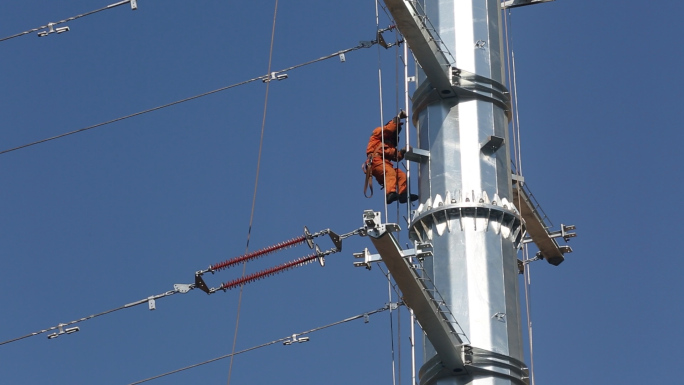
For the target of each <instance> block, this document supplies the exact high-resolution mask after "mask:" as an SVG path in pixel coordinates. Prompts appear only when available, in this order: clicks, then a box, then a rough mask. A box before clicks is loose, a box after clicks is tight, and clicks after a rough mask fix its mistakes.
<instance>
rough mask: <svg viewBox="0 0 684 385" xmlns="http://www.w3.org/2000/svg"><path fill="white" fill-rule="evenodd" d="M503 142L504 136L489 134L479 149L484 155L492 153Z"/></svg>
mask: <svg viewBox="0 0 684 385" xmlns="http://www.w3.org/2000/svg"><path fill="white" fill-rule="evenodd" d="M503 144H504V138H502V137H500V136H496V135H489V136H488V137H487V141H486V142H484V143H482V144H481V145H480V151H482V153H483V154H485V155H492V154H494V153H495V152H496V151H497V150H498V149H500V148H501V146H502V145H503Z"/></svg>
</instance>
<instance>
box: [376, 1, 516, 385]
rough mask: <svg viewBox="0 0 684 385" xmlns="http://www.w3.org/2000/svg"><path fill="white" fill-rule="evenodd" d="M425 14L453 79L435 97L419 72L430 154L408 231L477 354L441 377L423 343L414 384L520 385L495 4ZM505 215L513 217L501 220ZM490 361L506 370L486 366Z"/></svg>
mask: <svg viewBox="0 0 684 385" xmlns="http://www.w3.org/2000/svg"><path fill="white" fill-rule="evenodd" d="M388 5H389V4H388ZM424 12H425V16H427V21H429V24H428V22H426V25H428V27H429V25H430V24H431V25H432V26H434V29H435V31H433V37H435V38H438V39H441V45H442V46H443V47H446V49H445V50H444V51H445V52H442V53H441V54H443V55H445V56H446V57H448V58H449V61H451V57H453V60H454V61H453V64H452V68H449V69H448V70H447V76H449V75H452V76H453V77H452V79H451V80H452V82H453V85H454V94H455V95H454V94H451V95H449V93H448V92H446V91H445V90H442V91H440V89H439V87H438V86H437V85H431V84H430V80H432V79H430V75H429V74H426V73H425V72H422V71H420V70H419V71H418V72H419V86H418V90H417V91H416V94H414V96H413V101H414V123H417V124H416V126H417V128H418V147H419V149H421V150H427V151H428V152H429V155H428V156H426V157H424V160H423V161H422V162H421V163H420V166H419V192H420V202H421V203H422V205H421V207H420V208H419V209H418V210H417V212H416V214H415V215H414V218H413V220H412V222H411V225H410V230H411V234H413V238H414V239H415V240H417V241H419V242H420V241H422V242H428V243H431V244H432V247H433V251H434V256H433V257H431V258H426V259H425V272H426V273H427V274H428V275H430V276H431V279H432V282H433V283H434V285H435V289H436V290H437V291H439V292H440V294H441V296H442V297H444V299H445V300H446V302H447V305H448V306H449V308H450V309H451V312H452V313H453V314H454V316H455V318H456V320H457V321H458V323H459V324H460V326H461V327H462V328H463V330H464V332H465V334H466V335H467V337H468V340H469V341H470V347H472V348H475V352H474V353H473V351H470V353H472V354H471V355H468V354H467V353H468V352H466V355H465V356H466V361H467V360H468V357H471V358H472V360H471V362H470V366H469V367H468V370H467V371H468V373H467V374H464V375H458V374H453V373H452V374H449V373H443V370H442V372H440V360H439V357H437V356H436V352H435V350H434V349H433V347H432V345H431V344H430V343H429V341H428V340H427V339H426V340H425V349H424V351H425V364H424V365H423V367H422V368H421V381H420V383H421V385H428V384H440V385H446V384H457V385H466V384H467V385H480V384H488V385H494V384H495V385H509V384H520V383H525V382H526V378H524V377H525V374H524V370H522V371H517V370H509V369H506V366H507V365H511V366H517V368H519V369H522V368H521V367H523V366H524V364H522V361H523V359H524V357H523V343H522V331H521V318H520V304H519V294H518V293H519V291H518V290H519V288H518V266H517V246H518V242H519V241H520V220H519V214H518V212H517V209H516V208H515V206H514V205H513V204H512V202H513V199H512V188H511V168H510V159H511V157H510V150H509V148H508V143H509V141H508V111H507V108H506V106H505V105H506V104H507V97H508V94H507V92H506V91H505V89H503V90H502V87H503V86H501V85H503V84H505V79H504V57H503V48H502V46H503V44H502V28H501V25H502V24H501V3H500V0H425V1H424ZM399 29H400V31H401V25H399ZM428 29H429V28H428ZM408 43H409V46H410V47H411V41H410V40H409V41H408ZM411 48H412V49H414V47H411ZM447 50H448V52H449V53H450V54H451V55H448V54H447V52H446V51H447ZM419 63H420V58H419ZM426 71H427V69H426ZM449 71H451V73H449ZM432 83H435V82H434V81H433V82H432ZM487 87H489V88H490V90H489V91H487ZM482 90H484V91H482ZM497 90H498V91H502V92H498V91H497ZM497 95H498V96H497ZM505 214H506V215H507V214H512V215H513V217H514V218H513V219H510V218H511V216H510V215H509V216H508V217H507V218H509V219H505V218H504V217H506V215H505ZM467 348H469V347H466V348H464V349H467ZM473 357H474V358H473ZM478 357H480V358H478ZM497 361H498V362H504V363H505V365H491V363H492V362H497ZM467 363H468V362H466V364H467ZM520 373H523V374H520Z"/></svg>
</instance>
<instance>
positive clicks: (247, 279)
mask: <svg viewBox="0 0 684 385" xmlns="http://www.w3.org/2000/svg"><path fill="white" fill-rule="evenodd" d="M316 258H318V254H312V255H309V256H306V257H302V258H298V259H295V260H294V261H290V262H286V263H283V264H281V265H278V266H274V267H271V268H268V269H265V270H262V271H258V272H256V273H252V274H249V275H246V276H244V277H242V278H237V279H234V280H232V281H229V282H226V283H224V284H222V285H221V287H219V290H227V289H232V288H234V287H236V286H241V285H244V284H247V283H251V282H254V281H256V280H259V279H262V278H266V277H269V276H272V275H275V274H278V273H281V272H283V271H285V270H289V269H293V268H295V267H299V266H304V265H306V264H308V263H309V262H311V261H313V260H315V259H316Z"/></svg>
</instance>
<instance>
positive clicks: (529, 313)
mask: <svg viewBox="0 0 684 385" xmlns="http://www.w3.org/2000/svg"><path fill="white" fill-rule="evenodd" d="M529 259H530V258H529V252H528V249H527V245H525V246H524V247H523V260H524V261H525V262H527V261H529ZM523 278H524V280H525V284H524V286H525V308H526V312H527V338H528V339H529V344H530V379H531V380H532V383H531V384H530V385H535V384H534V348H533V344H532V318H531V316H532V305H531V303H530V302H531V300H532V298H531V293H530V285H531V283H532V279H531V276H530V264H529V263H525V274H524V276H523Z"/></svg>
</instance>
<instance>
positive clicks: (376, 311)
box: [129, 303, 403, 385]
mask: <svg viewBox="0 0 684 385" xmlns="http://www.w3.org/2000/svg"><path fill="white" fill-rule="evenodd" d="M401 305H403V303H400V304H398V306H401ZM390 307H391V305H390V304H388V305H386V306H384V307H382V308H380V309H376V310H373V311H369V312H367V313H362V314H358V315H355V316H353V317H349V318H345V319H343V320H341V321H337V322H333V323H331V324H328V325H325V326H319V327H317V328H314V329H311V330H307V331H304V332H301V333H298V334H295V335H294V336H296V337H299V336H303V335H306V334H311V333H314V332H317V331H320V330H323V329H327V328H330V327H333V326H337V325H340V324H343V323H347V322H351V321H355V320H357V319H360V318H363V319H367V318H368V317H369V316H371V315H373V314H376V313H381V312H383V311H387V310H389V309H390ZM292 337H293V335H289V336H287V337H283V338H279V339H277V340H273V341H271V342H266V343H263V344H261V345H256V346H253V347H251V348H247V349H243V350H240V351H237V352H233V353H230V354H226V355H224V356H220V357H216V358H212V359H210V360H207V361H203V362H200V363H197V364H194V365H190V366H186V367H184V368H180V369H176V370H172V371H170V372H166V373H163V374H159V375H156V376H154V377H149V378H146V379H144V380H140V381H136V382H132V383H130V384H129V385H137V384H142V383H143V382H148V381H152V380H156V379H157V378H161V377H165V376H168V375H171V374H175V373H178V372H182V371H184V370H188V369H192V368H196V367H198V366H202V365H206V364H209V363H211V362H214V361H218V360H222V359H225V358H228V357H233V356H236V355H238V354H242V353H246V352H249V351H252V350H256V349H260V348H263V347H266V346H269V345H273V344H277V343H278V342H286V341H288V340H290V339H291V338H292Z"/></svg>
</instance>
